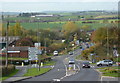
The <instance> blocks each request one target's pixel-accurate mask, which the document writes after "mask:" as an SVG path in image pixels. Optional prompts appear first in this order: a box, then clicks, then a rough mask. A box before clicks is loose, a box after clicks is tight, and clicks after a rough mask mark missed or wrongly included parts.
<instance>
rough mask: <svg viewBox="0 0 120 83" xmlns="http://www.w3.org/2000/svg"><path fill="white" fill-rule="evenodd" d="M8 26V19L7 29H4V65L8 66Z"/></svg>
mask: <svg viewBox="0 0 120 83" xmlns="http://www.w3.org/2000/svg"><path fill="white" fill-rule="evenodd" d="M8 27H9V21H8V22H7V29H6V63H5V65H6V67H7V66H8Z"/></svg>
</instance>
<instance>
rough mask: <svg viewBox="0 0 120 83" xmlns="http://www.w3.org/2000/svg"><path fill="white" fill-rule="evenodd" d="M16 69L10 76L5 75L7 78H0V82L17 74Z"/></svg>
mask: <svg viewBox="0 0 120 83" xmlns="http://www.w3.org/2000/svg"><path fill="white" fill-rule="evenodd" d="M18 71H19V70H18V69H16V70H15V71H13V72H12V73H11V74H9V75H7V76H3V77H0V81H3V80H6V79H8V78H10V77H12V76H14V75H15V74H16V73H18Z"/></svg>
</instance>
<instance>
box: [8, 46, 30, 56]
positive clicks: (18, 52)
mask: <svg viewBox="0 0 120 83" xmlns="http://www.w3.org/2000/svg"><path fill="white" fill-rule="evenodd" d="M28 48H29V47H28V46H22V47H8V57H19V58H28Z"/></svg>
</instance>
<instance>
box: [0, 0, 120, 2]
mask: <svg viewBox="0 0 120 83" xmlns="http://www.w3.org/2000/svg"><path fill="white" fill-rule="evenodd" d="M0 2H119V0H0Z"/></svg>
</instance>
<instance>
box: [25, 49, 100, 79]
mask: <svg viewBox="0 0 120 83" xmlns="http://www.w3.org/2000/svg"><path fill="white" fill-rule="evenodd" d="M80 53H81V51H80V49H77V50H75V52H74V55H72V56H71V55H63V56H56V57H55V58H54V59H53V60H54V61H56V65H55V66H54V68H53V69H52V70H51V71H49V72H47V73H46V74H43V75H41V76H37V77H33V78H30V79H26V80H23V81H53V80H54V81H55V80H57V81H100V75H99V73H98V72H97V71H96V70H94V68H89V69H87V68H84V69H83V68H82V67H81V64H82V61H76V63H75V64H76V66H77V67H76V68H77V69H80V70H79V71H77V72H75V73H74V72H73V73H71V71H69V72H68V70H67V68H66V65H67V64H68V63H67V62H68V61H67V60H68V59H69V58H71V57H72V58H74V57H75V56H77V55H79V54H80ZM67 72H68V73H71V75H67ZM58 79H59V80H58Z"/></svg>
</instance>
